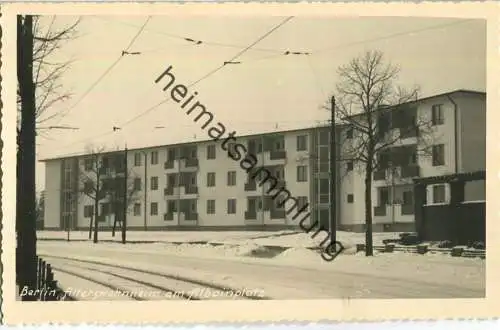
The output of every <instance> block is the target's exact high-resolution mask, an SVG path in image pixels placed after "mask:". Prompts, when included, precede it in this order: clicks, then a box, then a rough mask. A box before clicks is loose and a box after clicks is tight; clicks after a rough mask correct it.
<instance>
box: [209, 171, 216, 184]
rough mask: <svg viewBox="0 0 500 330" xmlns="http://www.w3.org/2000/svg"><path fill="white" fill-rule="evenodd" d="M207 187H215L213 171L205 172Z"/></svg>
mask: <svg viewBox="0 0 500 330" xmlns="http://www.w3.org/2000/svg"><path fill="white" fill-rule="evenodd" d="M207 187H215V172H209V173H207Z"/></svg>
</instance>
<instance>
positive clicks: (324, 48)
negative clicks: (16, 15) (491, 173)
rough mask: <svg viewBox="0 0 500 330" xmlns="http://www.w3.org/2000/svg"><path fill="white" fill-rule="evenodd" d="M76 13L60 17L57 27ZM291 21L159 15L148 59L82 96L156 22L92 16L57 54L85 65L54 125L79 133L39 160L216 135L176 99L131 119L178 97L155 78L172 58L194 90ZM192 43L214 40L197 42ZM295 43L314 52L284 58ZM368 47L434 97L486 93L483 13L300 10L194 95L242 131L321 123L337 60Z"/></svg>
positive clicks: (41, 140) (69, 82)
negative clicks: (305, 13) (344, 14)
mask: <svg viewBox="0 0 500 330" xmlns="http://www.w3.org/2000/svg"><path fill="white" fill-rule="evenodd" d="M76 19H77V17H70V16H65V17H58V18H57V19H56V21H55V26H56V27H61V26H64V25H66V24H69V23H71V22H74V21H75V20H76ZM45 20H46V21H50V19H49V18H45ZM283 20H284V17H270V18H255V19H249V18H243V17H241V18H229V17H222V16H221V17H210V18H209V17H207V18H203V17H196V18H195V17H187V16H186V17H183V18H179V17H168V16H156V17H151V19H150V20H149V21H148V24H147V25H146V27H145V28H144V30H143V32H142V33H141V34H140V35H139V36H138V37H137V39H136V40H135V42H134V44H133V46H132V47H131V48H130V51H131V52H141V54H140V55H135V56H131V55H130V56H124V57H123V59H122V60H121V61H120V62H119V63H118V64H117V65H116V66H115V67H114V68H113V69H112V70H111V71H110V72H109V73H108V74H107V75H106V76H105V77H104V78H103V79H102V80H101V81H100V82H99V84H97V85H96V86H95V87H94V88H93V89H92V90H91V91H90V92H89V93H88V94H87V95H86V96H85V97H84V98H82V95H83V94H84V93H85V92H86V91H87V90H88V89H89V87H90V86H91V85H92V84H94V83H95V81H96V80H97V79H98V78H99V76H101V75H102V74H103V73H104V72H105V71H106V70H107V69H108V67H109V66H110V65H111V64H112V63H113V62H114V61H115V60H116V59H117V58H118V57H119V56H120V55H121V52H122V50H123V49H125V48H126V47H127V45H128V44H129V43H130V42H131V40H132V38H133V37H134V36H135V35H136V34H137V32H138V31H139V29H140V28H141V26H142V25H143V24H144V22H145V21H146V17H123V16H84V17H83V20H82V22H81V24H80V25H79V26H78V34H79V37H78V38H77V39H75V40H73V41H71V42H69V43H67V44H65V45H64V47H63V48H61V50H60V51H59V52H58V53H57V54H56V55H54V60H65V59H73V60H74V63H73V64H72V65H71V68H70V69H69V70H68V71H67V73H66V74H65V76H64V81H63V84H64V87H65V88H67V89H68V90H71V91H72V93H73V97H72V99H70V100H69V101H67V102H65V103H63V104H58V105H57V106H54V107H53V108H52V109H51V110H50V113H54V112H58V111H63V110H67V109H68V108H72V109H71V111H70V112H69V114H68V115H67V116H66V117H64V119H62V120H61V121H60V122H59V121H58V120H56V121H51V122H50V121H49V122H46V123H44V124H43V126H49V125H56V124H58V125H69V126H73V127H77V128H79V129H78V130H77V131H66V130H60V131H56V130H51V131H50V132H49V133H50V134H49V138H47V137H42V136H39V137H38V139H37V143H38V146H37V148H38V150H37V154H38V157H39V159H40V158H47V157H55V156H63V155H66V154H72V153H80V152H83V151H84V148H85V146H86V145H88V144H90V143H91V144H94V145H98V146H102V145H105V146H106V147H107V148H117V147H119V148H123V147H124V146H125V143H126V144H127V145H128V147H131V148H133V147H141V146H149V145H161V144H169V143H175V142H180V141H186V140H193V139H206V138H207V136H206V132H204V131H202V130H201V128H200V126H199V125H198V124H194V123H193V122H192V118H191V117H189V116H186V115H185V114H184V113H182V112H181V111H180V110H179V105H178V104H176V103H175V102H166V103H165V104H163V105H161V106H159V107H157V108H156V109H154V110H152V111H150V112H148V113H147V114H145V115H144V116H142V117H140V118H139V119H137V120H135V121H132V122H130V120H131V119H132V118H134V117H136V116H137V115H139V114H141V113H143V112H144V111H146V110H147V109H148V108H151V107H152V106H154V105H156V104H158V103H159V102H161V101H162V100H163V99H165V98H167V97H168V95H167V94H166V93H165V92H163V91H162V86H160V85H155V84H154V80H155V79H156V77H158V75H160V74H161V73H162V72H163V71H164V70H165V69H166V68H167V67H168V66H169V65H172V66H173V70H172V72H173V73H174V74H175V76H176V78H177V82H179V83H183V84H185V85H189V84H191V83H193V82H194V81H196V80H198V79H199V78H201V77H203V76H204V75H206V74H207V73H208V72H210V71H212V70H213V69H215V68H217V67H218V66H220V65H221V64H222V63H223V62H224V61H227V60H229V59H231V58H232V57H233V56H234V55H236V54H237V53H239V52H240V51H241V50H243V49H244V48H246V47H247V46H249V45H251V44H252V43H253V42H255V41H256V40H257V39H259V38H260V37H261V36H263V35H264V34H266V33H267V32H269V31H270V30H271V29H273V28H274V27H275V26H276V25H278V24H279V23H280V22H282V21H283ZM183 38H191V39H194V40H201V41H203V43H202V44H200V45H195V44H194V43H191V42H188V41H186V40H184V39H183ZM287 50H290V51H301V52H310V53H311V55H308V56H306V55H288V56H285V55H282V54H283V52H285V51H287ZM366 50H381V51H383V52H384V55H385V57H386V60H388V61H391V62H392V63H394V64H398V65H400V67H401V73H400V76H399V82H400V84H402V85H414V84H419V85H420V86H421V88H422V95H421V96H423V97H425V96H429V95H432V94H437V93H442V92H447V91H451V90H454V89H473V90H480V91H485V90H486V22H485V21H483V20H462V21H461V20H456V19H435V18H407V17H402V18H394V17H392V18H391V17H388V18H382V17H381V18H345V19H339V18H335V19H332V18H329V19H313V18H298V17H296V18H293V19H292V20H290V21H289V22H287V23H286V24H284V25H283V26H281V27H280V28H279V29H277V30H275V31H274V32H273V33H271V34H269V35H268V36H267V37H266V38H265V39H263V40H262V41H260V42H259V43H258V44H256V45H255V46H254V47H252V48H251V49H249V50H248V51H247V52H245V53H244V54H243V55H242V56H240V57H238V59H237V60H238V61H240V62H241V64H237V65H227V66H225V67H224V68H223V69H222V70H220V71H218V72H216V73H215V74H213V75H211V76H210V77H208V78H207V79H205V80H202V81H201V82H200V83H199V84H197V85H196V86H195V87H193V88H191V89H190V90H189V92H190V94H191V93H192V92H194V91H197V92H198V95H197V100H198V101H199V102H201V103H203V104H204V105H205V106H206V107H207V109H208V110H210V111H211V112H213V113H214V114H215V115H216V117H217V120H218V121H220V122H222V123H224V125H225V126H226V127H229V128H231V129H234V130H236V131H237V132H238V134H239V135H241V134H247V133H250V132H259V131H269V130H275V129H278V130H282V129H289V128H298V127H305V126H313V125H316V124H317V123H318V121H324V120H325V119H327V116H328V113H326V112H325V111H324V110H320V109H319V107H320V105H321V104H323V103H324V102H325V100H327V99H328V97H329V95H330V93H331V92H332V91H333V88H334V85H335V83H336V79H337V76H336V69H337V67H338V66H339V65H342V64H345V63H347V62H348V61H349V60H350V59H352V58H353V57H355V56H357V55H359V54H361V53H363V52H364V51H366ZM75 103H77V105H76V106H74V107H73V105H74V104H75ZM47 115H48V114H47ZM127 122H130V123H128V124H127V125H125V126H124V127H123V129H122V130H120V131H117V132H116V133H113V134H110V133H109V132H110V131H111V130H112V127H113V126H119V127H121V126H123V124H124V123H127ZM157 126H163V127H165V128H162V129H155V127H157ZM106 133H108V134H107V135H105V134H106ZM195 136H196V137H195ZM44 174H45V173H44V167H43V165H42V164H39V165H38V166H37V176H38V177H37V184H38V187H39V188H38V189H43V186H44V180H45V178H44Z"/></svg>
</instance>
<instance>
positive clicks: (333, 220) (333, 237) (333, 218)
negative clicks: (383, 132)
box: [330, 96, 337, 252]
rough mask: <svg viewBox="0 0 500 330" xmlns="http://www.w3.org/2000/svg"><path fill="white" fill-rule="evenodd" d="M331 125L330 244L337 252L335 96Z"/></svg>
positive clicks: (333, 98)
mask: <svg viewBox="0 0 500 330" xmlns="http://www.w3.org/2000/svg"><path fill="white" fill-rule="evenodd" d="M331 107H332V108H331V123H330V244H332V248H333V251H334V252H335V247H336V244H335V243H336V242H337V214H336V207H335V203H336V202H337V199H336V191H337V141H336V133H335V96H332V99H331Z"/></svg>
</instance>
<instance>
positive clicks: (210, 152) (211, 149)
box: [207, 144, 216, 159]
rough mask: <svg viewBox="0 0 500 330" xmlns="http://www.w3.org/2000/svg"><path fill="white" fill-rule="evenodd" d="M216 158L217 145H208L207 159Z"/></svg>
mask: <svg viewBox="0 0 500 330" xmlns="http://www.w3.org/2000/svg"><path fill="white" fill-rule="evenodd" d="M215 158H216V151H215V145H214V144H212V145H209V146H207V159H215Z"/></svg>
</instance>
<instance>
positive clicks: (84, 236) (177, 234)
mask: <svg viewBox="0 0 500 330" xmlns="http://www.w3.org/2000/svg"><path fill="white" fill-rule="evenodd" d="M299 230H300V229H299ZM313 234H314V232H311V233H304V232H299V231H292V230H283V231H277V232H259V231H227V232H224V231H222V232H213V231H170V232H169V231H151V232H141V231H130V232H128V233H127V241H129V242H162V243H181V242H186V243H187V242H211V243H222V244H238V245H242V244H243V245H244V244H256V245H267V246H283V247H302V248H305V247H316V246H319V245H320V243H321V242H322V241H323V240H324V239H325V237H326V233H320V234H318V235H317V236H316V237H314V238H313V237H312V236H313ZM66 237H67V233H66V232H56V231H39V232H37V238H38V239H40V240H65V239H66ZM395 238H399V233H374V235H373V240H374V244H375V245H382V244H383V243H382V241H383V240H384V239H395ZM70 240H75V241H77V240H88V232H82V231H78V232H70ZM99 240H100V241H117V242H118V241H121V233H119V232H118V233H116V235H115V237H112V235H111V232H100V233H99ZM337 241H339V242H340V243H342V245H344V247H347V248H349V247H353V246H355V245H356V244H358V243H364V241H365V234H364V233H352V232H345V231H339V232H337Z"/></svg>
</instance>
